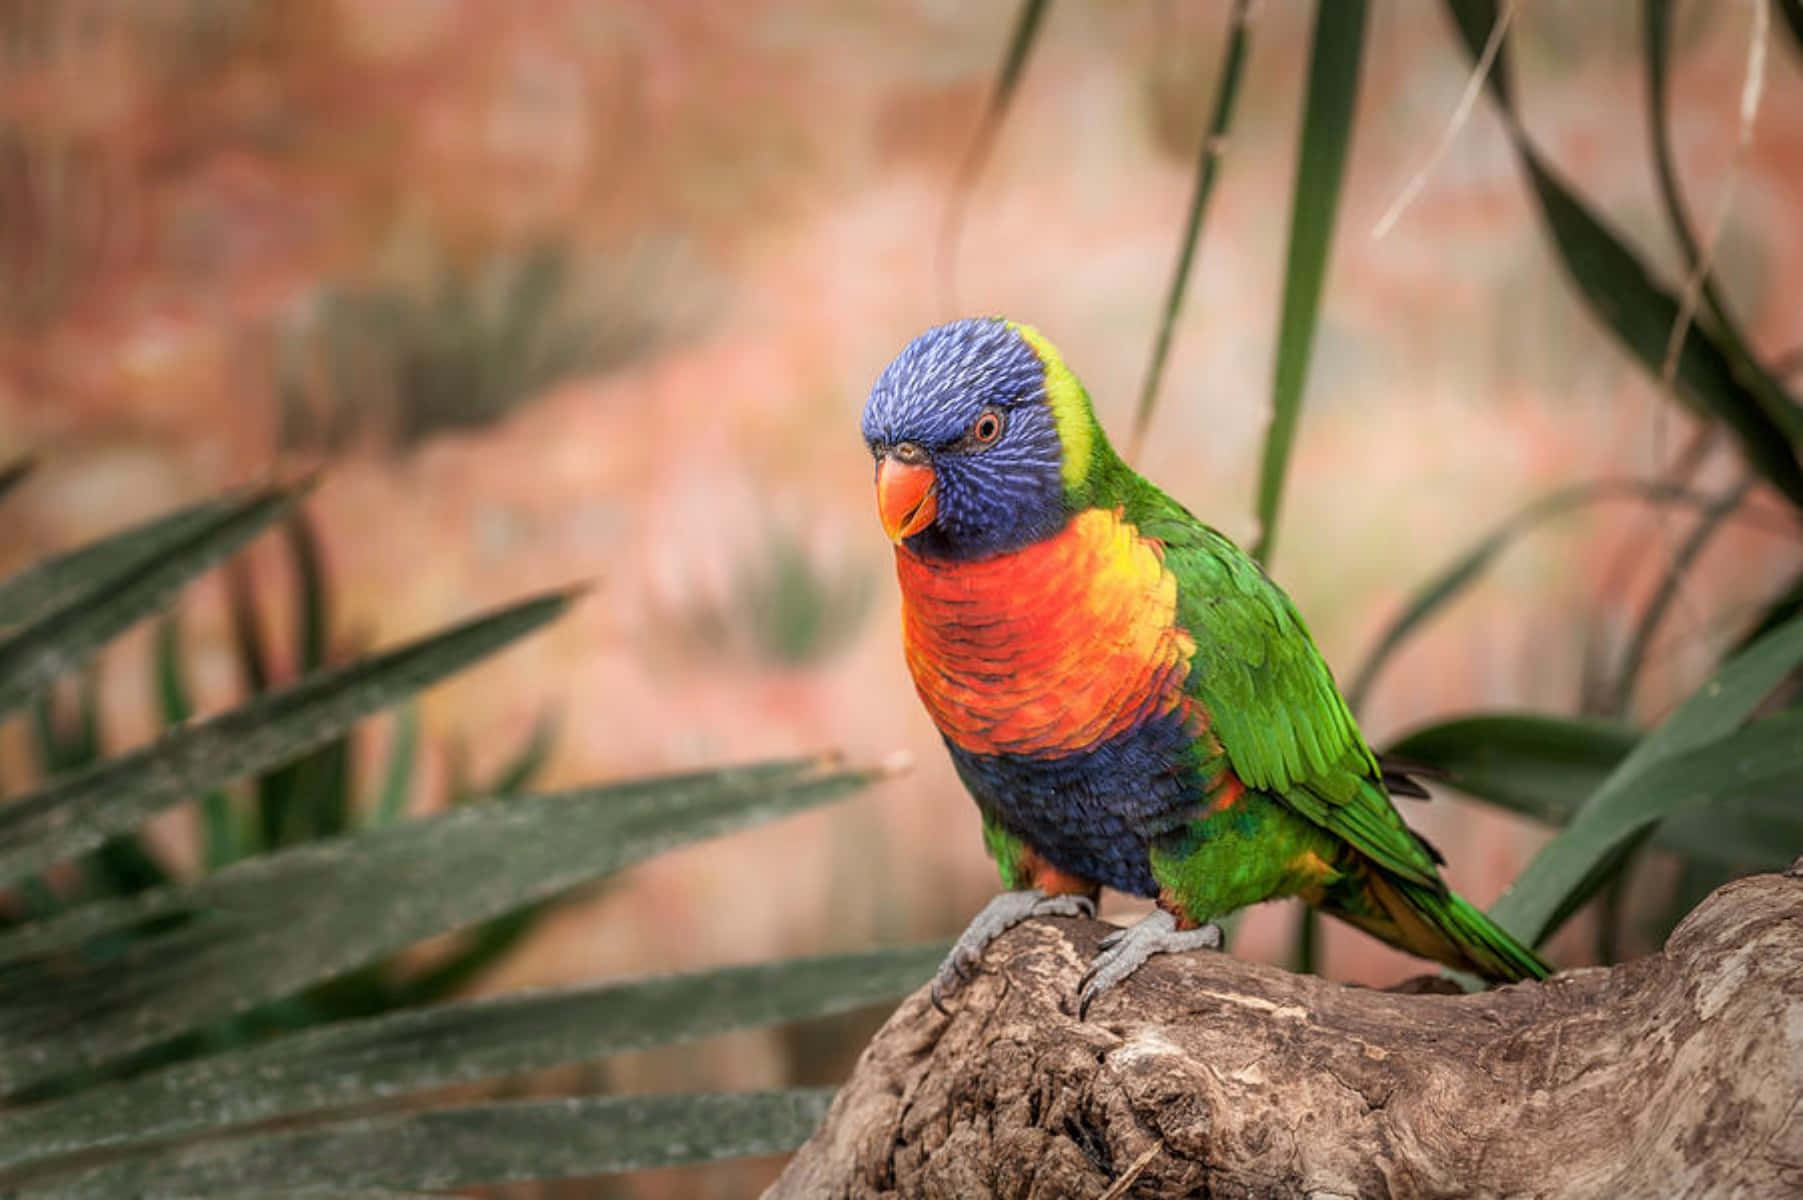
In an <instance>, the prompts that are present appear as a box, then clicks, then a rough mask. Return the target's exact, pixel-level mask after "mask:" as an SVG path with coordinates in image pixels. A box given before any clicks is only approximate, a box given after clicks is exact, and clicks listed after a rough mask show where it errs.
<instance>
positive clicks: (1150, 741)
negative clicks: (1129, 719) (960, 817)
mask: <svg viewBox="0 0 1803 1200" xmlns="http://www.w3.org/2000/svg"><path fill="white" fill-rule="evenodd" d="M946 745H947V747H948V748H949V749H950V750H951V754H952V762H953V763H954V764H955V765H956V766H957V768H958V774H959V776H960V777H961V778H962V779H963V780H964V786H965V787H967V788H969V789H970V793H971V795H972V796H974V797H975V798H976V801H977V805H978V807H979V808H981V809H982V810H983V811H984V812H985V813H986V814H988V815H989V816H990V817H991V818H992V819H993V820H996V821H998V822H1000V823H1001V825H1002V826H1003V827H1004V828H1006V829H1007V830H1008V831H1009V832H1010V833H1012V834H1013V835H1014V836H1015V837H1017V838H1019V839H1020V840H1021V841H1023V842H1025V843H1026V844H1027V845H1028V846H1031V847H1032V848H1033V849H1034V850H1035V851H1037V852H1038V853H1039V854H1040V855H1041V856H1042V857H1044V858H1045V859H1046V861H1047V862H1049V863H1051V864H1052V865H1053V866H1055V867H1057V868H1058V869H1059V870H1061V871H1068V872H1069V873H1071V874H1073V875H1078V876H1081V877H1082V878H1084V879H1089V880H1093V881H1094V882H1096V883H1100V884H1102V885H1103V886H1105V887H1111V888H1114V889H1115V890H1116V891H1121V892H1128V893H1130V894H1132V895H1135V896H1153V895H1157V893H1158V884H1157V882H1156V881H1155V880H1154V879H1153V878H1152V866H1151V862H1150V860H1149V858H1148V857H1147V854H1146V845H1147V843H1148V842H1150V841H1151V840H1152V839H1153V838H1156V837H1158V836H1160V835H1162V834H1166V833H1170V832H1172V831H1173V830H1175V829H1177V828H1178V827H1179V826H1181V825H1182V824H1183V823H1184V821H1186V820H1187V819H1188V818H1190V817H1192V816H1194V815H1195V814H1196V812H1197V810H1198V809H1199V808H1200V807H1201V805H1202V803H1203V799H1204V796H1203V792H1204V786H1203V778H1202V773H1201V772H1200V771H1199V770H1198V769H1197V765H1196V762H1195V758H1194V754H1193V745H1194V738H1193V735H1192V734H1191V733H1190V732H1189V731H1188V730H1186V729H1185V728H1184V725H1183V722H1182V719H1181V718H1180V717H1179V716H1178V715H1177V714H1176V713H1171V714H1169V715H1167V716H1163V717H1158V718H1154V719H1152V720H1150V721H1146V722H1144V723H1142V724H1140V725H1138V726H1135V727H1134V728H1132V729H1129V730H1127V731H1126V732H1125V733H1122V734H1118V735H1117V736H1115V737H1113V738H1111V739H1109V740H1108V741H1106V742H1103V743H1101V744H1100V745H1098V746H1096V747H1095V748H1094V749H1091V750H1086V751H1082V752H1079V753H1076V754H1067V755H1061V756H1058V757H1041V756H1037V755H1011V754H973V753H971V752H969V751H967V750H962V749H960V748H959V747H958V746H956V745H955V744H953V743H952V742H951V741H950V739H947V741H946Z"/></svg>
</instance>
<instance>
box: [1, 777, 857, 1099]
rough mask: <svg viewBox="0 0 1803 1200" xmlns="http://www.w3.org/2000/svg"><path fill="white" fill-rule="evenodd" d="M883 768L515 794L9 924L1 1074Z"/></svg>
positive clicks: (363, 959) (131, 1047) (27, 1072)
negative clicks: (119, 952)
mask: <svg viewBox="0 0 1803 1200" xmlns="http://www.w3.org/2000/svg"><path fill="white" fill-rule="evenodd" d="M881 776H882V772H881V771H879V770H874V769H865V770H854V769H840V768H831V767H824V766H822V765H821V764H820V763H818V762H814V761H806V762H801V763H790V764H772V765H769V766H765V767H758V768H747V769H742V770H736V771H714V772H706V773H702V774H697V775H688V776H678V777H674V778H671V779H662V780H649V781H641V782H637V783H630V784H619V785H615V786H612V787H603V788H595V789H588V790H583V791H575V792H566V793H559V794H555V795H543V796H517V797H508V798H503V799H498V800H494V801H492V802H490V803H486V804H476V805H467V806H465V807H462V808H459V809H455V810H453V811H451V812H448V813H444V814H442V815H440V816H437V817H433V818H430V819H426V820H420V821H411V822H407V823H404V824H401V825H394V826H390V827H388V828H386V829H381V830H375V831H371V832H368V833H364V834H361V835H359V836H357V837H352V838H337V839H330V840H327V841H322V842H314V843H309V844H307V845H305V846H300V847H297V848H295V849H292V850H287V851H283V852H280V853H276V854H270V855H263V856H259V857H257V858H252V859H247V860H245V861H243V862H240V863H238V864H237V865H235V866H233V867H229V868H227V869H226V870H224V871H221V872H219V873H218V874H217V875H212V876H208V877H206V878H203V879H200V880H197V881H195V882H194V883H191V884H188V885H186V886H184V887H178V888H170V889H165V890H164V891H162V892H157V893H150V894H148V895H146V896H145V897H143V898H141V899H140V900H138V901H136V902H124V903H118V904H112V905H107V904H99V905H89V906H87V907H86V908H84V909H81V910H78V911H75V912H71V913H69V914H68V915H66V916H64V917H61V918H59V919H58V920H55V921H52V922H47V923H45V924H43V925H40V926H38V927H35V928H26V929H23V930H19V931H15V932H13V933H10V934H5V935H0V964H6V966H5V967H4V968H0V970H4V974H0V1091H16V1090H18V1089H20V1088H24V1087H28V1086H30V1085H32V1084H34V1083H37V1082H40V1081H43V1080H46V1079H51V1078H55V1077H57V1076H59V1075H62V1074H64V1073H66V1072H68V1071H70V1070H74V1069H78V1068H81V1067H85V1066H90V1065H95V1064H99V1063H103V1062H106V1061H109V1060H111V1059H114V1058H117V1057H118V1056H120V1055H123V1054H128V1053H131V1052H132V1051H135V1050H138V1049H141V1048H143V1047H145V1046H149V1045H152V1044H154V1043H156V1042H159V1041H161V1040H163V1039H165V1038H168V1037H172V1036H174V1035H176V1034H179V1033H182V1032H184V1031H186V1030H189V1029H193V1028H196V1027H198V1026H201V1025H205V1024H209V1023H211V1022H213V1021H217V1020H220V1019H222V1018H225V1017H229V1016H232V1015H233V1014H235V1013H238V1012H242V1011H245V1010H247V1009H249V1008H252V1007H254V1006H256V1005H258V1004H261V1003H263V1002H264V1001H267V1000H272V999H275V998H277V997H280V996H285V995H289V994H291V993H293V992H295V991H298V990H299V989H301V988H303V987H306V986H308V985H310V984H314V983H318V982H322V981H325V980H328V979H332V978H335V977H337V976H339V975H342V974H344V973H346V972H348V971H350V970H352V969H354V968H356V967H358V966H361V965H363V964H364V963H368V962H371V961H374V960H376V959H378V958H381V957H383V956H385V955H388V954H391V953H394V952H395V951H397V950H400V949H403V948H404V947H407V946H410V945H412V944H414V943H415V942H419V941H421V940H423V939H425V938H427V937H431V936H433V935H435V934H439V933H444V932H447V931H450V930H454V929H461V928H464V927H466V926H469V925H472V924H474V923H476V922H478V921H483V920H487V919H489V918H491V917H495V916H498V915H500V914H502V913H505V912H509V911H512V910H513V909H516V908H518V907H520V906H522V905H526V904H531V903H534V902H536V901H539V900H542V899H545V898H547V897H549V896H552V895H555V894H557V893H559V892H562V891H565V890H567V889H569V888H571V887H574V886H576V885H577V884H581V883H585V882H588V881H590V880H594V879H599V878H602V877H604V876H606V875H609V874H611V873H613V872H615V871H619V870H621V869H623V868H625V867H627V866H630V865H631V864H633V863H636V862H639V861H640V860H642V859H644V858H646V857H649V856H650V855H653V854H657V853H660V852H662V851H664V850H668V849H671V848H673V847H675V846H679V845H683V844H686V843H689V842H693V841H697V840H699V839H701V838H705V837H711V836H714V835H717V834H721V833H725V832H728V831H729V830H733V829H739V828H742V827H744V826H746V825H750V824H754V823H756V822H759V821H763V820H769V819H771V818H774V817H777V816H780V815H783V814H785V813H788V812H793V811H795V810H797V809H800V808H804V807H808V806H810V805H815V804H820V803H824V802H825V801H827V800H831V799H835V798H838V797H840V796H844V795H846V794H848V793H850V792H852V791H854V790H856V789H857V788H859V787H862V786H864V785H865V784H867V783H870V782H872V781H873V780H875V779H877V778H880V777H881ZM152 917H160V918H163V921H162V922H161V924H162V928H160V929H157V930H155V931H152V932H146V933H141V934H140V935H139V936H138V937H137V938H136V939H134V941H133V944H132V947H131V950H130V951H129V952H128V953H126V954H125V955H123V956H121V957H120V958H119V959H117V960H115V961H108V962H101V963H94V964H91V965H88V966H85V967H82V968H79V969H78V968H76V967H75V966H74V965H73V964H69V963H65V962H63V961H62V960H60V959H54V960H53V959H48V958H45V957H44V955H45V953H46V952H47V951H51V950H57V949H62V948H66V947H70V946H73V945H80V944H82V942H83V941H85V940H86V939H87V938H88V937H89V936H91V935H92V933H94V932H96V931H97V930H99V929H105V928H108V927H116V926H117V925H119V924H122V923H129V924H137V925H142V924H143V923H144V922H145V921H147V920H148V919H149V918H152ZM178 918H179V919H178ZM52 963H54V965H55V968H56V969H54V970H48V969H46V968H47V967H49V966H50V965H51V964H52Z"/></svg>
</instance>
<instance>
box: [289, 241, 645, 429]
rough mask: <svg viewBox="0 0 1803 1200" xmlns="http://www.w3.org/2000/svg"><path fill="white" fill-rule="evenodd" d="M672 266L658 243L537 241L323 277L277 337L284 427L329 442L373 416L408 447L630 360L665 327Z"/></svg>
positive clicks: (370, 424) (374, 424) (372, 425)
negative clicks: (398, 274)
mask: <svg viewBox="0 0 1803 1200" xmlns="http://www.w3.org/2000/svg"><path fill="white" fill-rule="evenodd" d="M667 267H668V254H667V253H663V252H653V251H649V250H641V251H638V252H633V253H622V254H620V255H617V256H613V257H602V258H596V257H585V256H582V255H579V254H578V253H577V252H576V251H575V250H573V249H572V248H570V247H569V246H567V245H563V244H556V243H544V244H540V245H536V246H533V247H531V248H529V249H527V250H525V251H523V252H521V253H517V254H513V253H502V254H496V255H493V256H491V257H489V258H487V259H486V260H484V261H482V262H480V263H478V264H476V265H473V266H464V265H445V264H444V263H443V262H442V261H440V262H437V263H436V264H435V265H433V266H432V267H431V268H430V269H429V270H428V272H427V276H426V279H425V281H424V282H423V283H422V284H420V285H418V286H415V287H408V286H397V285H372V286H368V287H341V288H335V289H328V290H327V291H325V292H323V293H322V294H321V295H320V296H319V297H318V298H317V299H316V300H315V302H314V303H313V304H312V305H310V306H309V308H308V310H307V311H306V312H305V313H304V314H303V316H302V317H301V318H300V319H299V320H297V321H296V322H294V323H293V325H292V326H291V328H290V329H289V330H288V332H287V335H286V337H285V339H284V345H283V347H282V354H281V369H280V373H279V377H278V379H277V388H278V392H279V396H280V413H281V423H280V425H281V427H280V431H279V436H280V440H281V442H282V444H283V445H284V446H287V447H290V448H299V449H322V450H338V449H342V448H343V447H344V446H346V445H347V444H349V443H350V442H351V441H352V440H354V439H355V438H356V437H358V436H359V435H361V434H364V433H366V432H370V431H371V430H372V429H373V430H374V431H375V432H377V433H379V434H381V435H383V436H384V437H385V438H386V440H388V441H389V442H390V443H391V444H392V445H393V446H395V447H396V448H397V449H401V450H406V449H409V448H411V447H413V446H415V445H417V444H418V443H420V442H421V441H423V440H425V439H426V438H429V437H431V436H432V435H433V434H435V433H439V432H441V431H445V430H455V429H467V428H474V427H480V426H483V425H488V424H491V423H493V422H494V421H497V420H499V419H500V418H502V417H504V416H506V415H507V414H508V413H509V412H511V411H513V410H514V409H515V408H517V407H518V406H519V405H521V404H523V403H525V402H527V401H529V400H532V399H535V398H537V397H538V396H540V395H542V394H543V393H544V392H545V391H546V390H547V389H549V388H551V387H553V386H554V385H556V384H558V383H560V382H562V381H564V380H566V379H570V378H573V377H575V376H579V375H584V374H591V373H597V372H603V371H608V370H613V369H615V368H618V367H621V366H624V365H626V364H628V363H631V362H634V361H636V360H638V359H640V358H642V357H643V356H645V355H646V354H648V353H650V352H651V351H652V350H654V349H656V348H657V347H658V346H660V345H662V344H663V342H664V340H665V338H666V337H667V336H668V334H669V329H668V325H669V322H670V320H671V318H670V317H669V316H668V315H667V314H666V313H665V312H664V311H663V309H662V308H661V307H660V305H659V302H658V297H659V295H660V286H659V285H660V284H661V282H662V278H663V273H664V271H665V270H666V269H667Z"/></svg>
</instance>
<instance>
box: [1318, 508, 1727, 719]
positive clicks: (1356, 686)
mask: <svg viewBox="0 0 1803 1200" xmlns="http://www.w3.org/2000/svg"><path fill="white" fill-rule="evenodd" d="M1605 500H1642V501H1645V502H1646V503H1649V504H1686V505H1691V506H1695V507H1698V508H1707V507H1708V506H1709V505H1710V504H1712V503H1713V502H1714V501H1713V499H1712V498H1711V497H1709V496H1706V495H1703V494H1701V493H1698V492H1692V491H1689V490H1688V489H1686V488H1683V487H1679V486H1677V485H1675V484H1668V483H1658V482H1643V481H1640V480H1632V479H1628V480H1604V481H1602V482H1600V483H1581V484H1576V485H1574V486H1572V487H1568V488H1561V489H1560V490H1558V491H1556V492H1553V493H1551V494H1550V495H1546V496H1542V497H1540V498H1539V499H1538V500H1534V501H1532V502H1530V503H1528V504H1526V505H1524V506H1522V507H1521V508H1519V509H1517V510H1516V511H1515V512H1513V513H1511V514H1510V515H1509V516H1508V517H1506V518H1505V519H1504V520H1502V521H1501V522H1499V523H1498V524H1497V525H1496V527H1495V528H1494V529H1492V530H1491V531H1490V532H1489V533H1487V534H1485V535H1484V536H1483V537H1481V538H1479V539H1478V540H1477V541H1476V542H1475V543H1473V544H1472V546H1471V548H1470V549H1469V550H1466V551H1465V552H1464V553H1463V554H1461V555H1459V556H1458V557H1457V558H1455V559H1454V560H1453V561H1452V562H1451V563H1450V564H1449V565H1448V566H1446V567H1445V568H1443V569H1442V570H1441V571H1440V572H1439V573H1438V574H1437V575H1435V576H1433V578H1431V579H1429V580H1428V582H1427V583H1425V584H1423V585H1422V586H1421V587H1420V588H1418V589H1416V591H1415V593H1414V595H1413V596H1412V597H1411V598H1410V600H1409V602H1408V604H1406V605H1405V606H1404V607H1403V610H1402V612H1400V613H1399V614H1397V616H1396V617H1395V619H1394V620H1392V621H1391V622H1390V623H1389V625H1387V626H1386V627H1385V628H1384V631H1383V633H1382V634H1381V635H1380V636H1379V637H1378V639H1377V645H1376V646H1375V647H1373V649H1372V651H1371V654H1370V656H1369V657H1367V658H1366V659H1365V662H1364V665H1362V666H1361V667H1359V669H1358V673H1357V674H1356V675H1354V676H1353V679H1352V684H1351V686H1350V687H1348V688H1347V689H1346V699H1347V701H1348V703H1350V704H1351V705H1352V707H1353V710H1354V711H1355V712H1356V711H1357V710H1359V709H1360V708H1362V707H1363V706H1364V702H1365V698H1366V697H1367V696H1368V695H1369V694H1370V692H1371V687H1372V685H1373V684H1374V683H1376V682H1377V675H1378V672H1379V671H1380V670H1381V669H1382V668H1383V666H1384V664H1385V663H1387V662H1388V661H1389V660H1390V657H1391V656H1392V655H1393V654H1395V652H1396V651H1397V649H1399V648H1400V647H1401V645H1402V643H1403V642H1404V641H1406V640H1408V638H1409V636H1410V635H1411V634H1413V633H1414V632H1415V630H1416V629H1418V628H1419V627H1420V626H1421V625H1422V624H1423V623H1425V622H1426V621H1427V620H1428V618H1429V617H1432V616H1433V615H1434V614H1435V613H1437V612H1439V611H1440V610H1441V609H1442V608H1444V607H1445V606H1446V605H1447V604H1449V603H1451V602H1452V601H1453V600H1455V599H1457V598H1458V597H1459V596H1460V595H1461V594H1463V593H1464V591H1465V589H1466V588H1468V587H1470V586H1471V584H1472V583H1473V582H1475V581H1476V580H1477V578H1478V577H1479V576H1480V575H1482V574H1483V573H1484V571H1485V570H1487V569H1488V568H1489V566H1490V564H1491V563H1492V562H1494V561H1495V560H1496V558H1497V557H1498V556H1499V555H1500V554H1502V552H1503V551H1504V550H1506V549H1508V548H1509V546H1510V545H1512V544H1513V543H1514V542H1515V540H1516V539H1517V538H1520V537H1521V536H1522V535H1523V534H1525V533H1527V532H1529V531H1530V530H1532V529H1533V528H1534V527H1535V526H1537V525H1540V524H1541V523H1543V522H1545V521H1548V520H1551V519H1552V518H1554V517H1558V516H1563V515H1564V514H1566V513H1569V512H1574V511H1576V510H1578V509H1581V508H1587V507H1588V506H1590V505H1592V504H1597V503H1600V502H1602V501H1605Z"/></svg>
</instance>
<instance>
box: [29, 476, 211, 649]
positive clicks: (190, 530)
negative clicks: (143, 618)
mask: <svg viewBox="0 0 1803 1200" xmlns="http://www.w3.org/2000/svg"><path fill="white" fill-rule="evenodd" d="M242 503H243V501H241V500H240V501H231V500H208V501H206V502H205V503H202V504H196V505H194V506H193V507H191V508H184V509H179V510H177V511H176V512H172V513H168V514H166V515H164V516H161V517H157V518H156V519H154V520H151V521H146V522H144V523H143V524H141V525H134V526H132V527H131V528H130V529H125V530H122V531H120V532H119V533H115V534H112V535H110V536H108V537H105V538H102V539H100V540H99V541H97V542H91V543H89V544H88V545H86V546H80V547H77V548H76V549H74V550H71V551H68V552H67V553H65V554H59V555H57V556H56V557H54V558H48V559H45V560H44V561H43V562H40V563H36V564H34V565H32V566H29V567H26V568H25V569H24V570H22V571H20V572H19V573H18V574H16V575H12V576H10V577H8V578H7V579H6V580H5V581H4V582H0V630H10V629H11V628H13V627H15V626H19V625H29V624H31V623H32V622H34V621H37V620H39V619H41V618H43V617H45V616H48V615H49V614H50V613H52V612H54V611H55V610H56V609H58V608H60V607H61V606H62V605H64V604H67V603H68V602H69V601H70V600H71V599H72V598H74V596H75V595H77V594H78V593H80V592H84V591H89V590H92V589H93V588H94V587H96V586H97V585H99V584H102V583H104V582H105V581H107V580H110V579H114V578H117V577H118V576H119V575H120V574H122V573H123V572H125V571H126V570H127V569H129V568H130V567H131V566H133V565H134V564H141V563H145V562H150V561H153V560H155V559H157V558H160V557H161V556H162V555H164V554H165V553H167V552H169V551H170V550H172V549H174V548H175V547H177V546H179V545H181V544H182V543H184V542H186V541H187V540H188V539H190V538H191V537H193V536H194V534H195V533H197V532H199V531H200V530H202V529H206V528H209V527H211V526H213V525H214V524H216V523H217V522H218V521H219V519H220V518H221V517H224V516H225V515H226V514H228V513H230V512H232V511H233V510H234V509H236V508H237V507H239V506H240V505H241V504H242Z"/></svg>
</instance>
